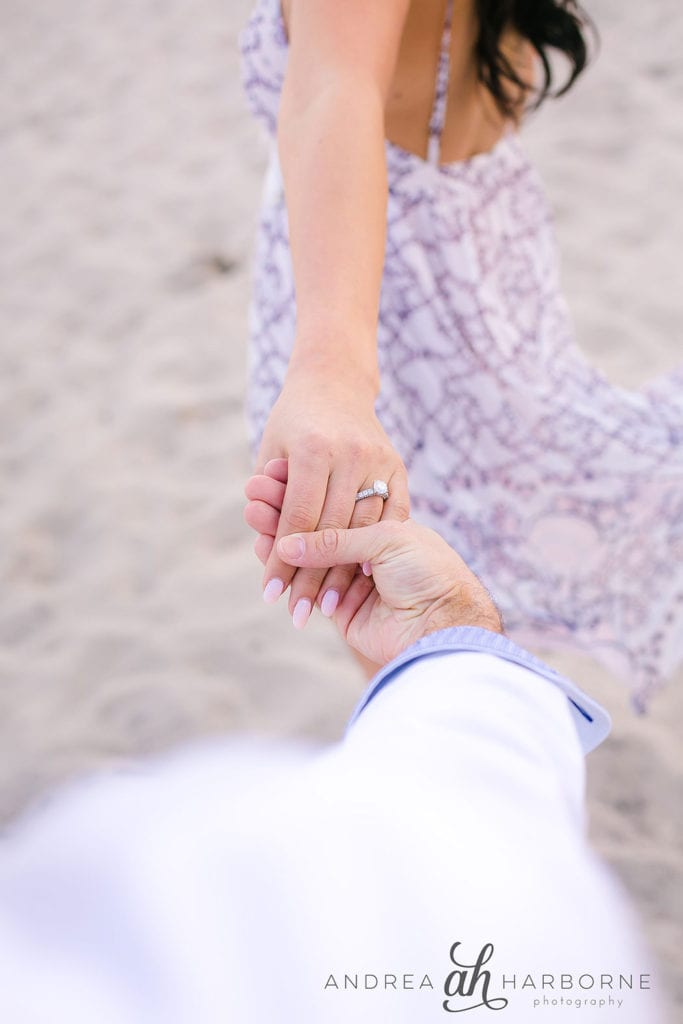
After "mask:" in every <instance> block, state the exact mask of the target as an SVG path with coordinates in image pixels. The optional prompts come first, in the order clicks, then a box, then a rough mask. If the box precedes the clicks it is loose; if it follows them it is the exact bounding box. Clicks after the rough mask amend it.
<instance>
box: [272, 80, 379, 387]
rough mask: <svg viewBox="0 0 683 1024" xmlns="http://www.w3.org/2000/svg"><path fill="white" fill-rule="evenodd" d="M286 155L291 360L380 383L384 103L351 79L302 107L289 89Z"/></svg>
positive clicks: (283, 116)
mask: <svg viewBox="0 0 683 1024" xmlns="http://www.w3.org/2000/svg"><path fill="white" fill-rule="evenodd" d="M278 147H279V154H280V163H281V167H282V173H283V179H284V184H285V195H286V200H287V211H288V219H289V233H290V245H291V251H292V260H293V266H294V281H295V287H296V304H297V336H296V343H295V348H294V353H293V361H294V362H300V361H302V360H306V361H307V362H309V361H311V360H313V361H323V362H327V363H329V364H330V366H331V367H334V366H335V365H337V364H338V363H343V364H345V365H348V366H349V368H353V369H354V370H356V371H357V372H359V373H360V374H362V375H363V376H365V377H368V378H370V379H372V380H374V381H377V377H378V370H377V343H376V332H377V318H378V309H379V292H380V286H381V280H382V269H383V263H384V248H385V240H386V205H387V172H386V157H385V151H384V111H383V105H382V98H381V95H380V94H379V92H377V90H374V89H372V88H368V85H367V83H364V82H359V81H354V80H353V79H352V78H351V77H350V76H344V77H337V78H335V79H334V81H333V82H331V83H329V84H328V85H326V86H325V87H324V88H323V89H322V90H321V92H320V93H319V94H318V95H317V96H316V97H314V98H311V99H309V100H308V101H307V102H306V103H305V104H304V105H301V104H299V105H298V106H296V107H295V104H294V100H293V99H290V98H289V96H288V95H287V92H286V89H285V92H284V93H283V100H282V108H281V112H280V120H279V126H278ZM377 382H378V381H377Z"/></svg>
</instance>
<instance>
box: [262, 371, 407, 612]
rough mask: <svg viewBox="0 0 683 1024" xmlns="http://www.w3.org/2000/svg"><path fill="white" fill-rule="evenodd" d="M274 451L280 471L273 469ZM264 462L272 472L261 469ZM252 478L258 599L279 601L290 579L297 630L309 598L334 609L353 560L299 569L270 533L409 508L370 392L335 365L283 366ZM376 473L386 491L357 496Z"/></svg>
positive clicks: (397, 516)
mask: <svg viewBox="0 0 683 1024" xmlns="http://www.w3.org/2000/svg"><path fill="white" fill-rule="evenodd" d="M278 459H279V460H280V469H279V472H278V471H275V470H273V460H278ZM282 460H285V461H284V462H283V461H282ZM268 463H271V466H270V471H269V474H268V475H267V476H264V470H265V467H266V465H267V464H268ZM283 467H286V468H283ZM255 479H256V481H257V482H256V483H254V482H253V480H254V478H252V481H250V482H249V484H248V485H247V489H246V495H247V498H254V497H256V496H260V497H262V498H263V499H264V501H265V503H266V504H265V505H262V506H261V507H260V508H259V509H258V510H256V511H255V513H254V514H255V516H256V517H257V521H256V522H254V523H252V524H251V525H252V526H253V527H254V529H256V530H257V532H258V533H259V534H260V535H261V538H260V539H259V541H258V542H257V544H258V546H257V554H258V555H259V557H260V558H261V561H263V562H264V563H265V571H264V576H263V586H264V599H265V600H266V601H267V602H273V601H277V600H278V598H279V597H280V596H281V594H283V593H284V591H285V590H286V589H287V587H289V590H290V594H289V611H290V614H291V615H292V619H293V622H294V625H295V626H296V627H297V628H299V629H301V628H303V626H305V624H306V622H307V621H308V618H309V616H310V614H311V610H312V608H313V606H314V605H315V604H316V603H318V604H319V605H320V608H321V610H322V612H323V614H325V615H327V616H328V617H329V616H332V615H333V614H334V612H335V609H336V608H337V606H338V605H339V603H340V601H342V600H343V598H344V595H345V594H346V592H347V590H348V588H349V586H350V585H351V582H352V580H353V578H354V576H355V574H356V567H355V566H352V565H346V566H344V565H338V566H334V567H333V568H331V569H325V568H303V567H302V568H298V569H297V568H296V567H295V566H292V565H291V564H289V563H287V562H286V561H284V560H283V559H282V557H281V556H280V554H279V553H278V549H277V546H276V545H275V543H274V541H276V540H279V538H280V537H283V536H286V535H288V534H291V533H300V532H307V531H312V530H322V529H325V528H326V527H335V528H341V529H346V528H351V529H354V528H357V527H362V526H368V525H370V524H372V523H376V522H378V521H379V520H380V519H382V520H396V521H399V522H400V521H402V520H405V519H407V518H408V516H409V514H410V501H409V497H408V485H407V477H406V471H405V467H404V465H403V462H402V460H401V457H400V456H399V455H398V453H397V452H396V451H395V450H394V448H393V447H392V445H391V443H390V441H389V439H388V437H387V435H386V433H385V432H384V430H383V428H382V426H381V424H380V422H379V420H378V419H377V416H376V415H375V411H374V393H373V392H372V390H371V389H370V388H369V387H367V386H365V385H364V384H363V382H362V381H360V380H355V381H353V380H349V379H344V378H343V376H342V374H341V372H340V371H338V372H336V373H335V374H330V373H329V372H327V373H319V374H316V372H315V371H314V370H311V368H310V367H309V368H307V370H306V372H305V373H303V372H297V371H296V370H293V369H291V368H290V371H289V372H288V374H287V379H286V381H285V385H284V387H283V389H282V392H281V394H280V397H279V398H278V400H277V402H276V403H275V405H274V406H273V409H272V412H271V414H270V417H269V419H268V423H267V424H266V429H265V431H264V435H263V440H262V443H261V448H260V451H259V455H258V458H257V470H256V478H255ZM378 479H379V480H384V481H386V483H387V484H388V487H389V498H388V499H387V500H386V501H383V499H382V498H381V497H374V496H373V497H369V498H363V499H362V500H360V501H358V502H356V500H355V499H356V494H357V493H358V491H360V490H363V489H364V488H366V487H372V483H373V481H374V480H378ZM285 484H286V488H285ZM267 505H269V507H270V509H271V512H270V513H269V512H268V511H267V508H266V506H267ZM275 508H277V509H278V513H277V521H276V519H275V518H274V515H275V513H274V512H273V511H272V510H273V509H275ZM280 510H281V511H280ZM258 517H260V518H258Z"/></svg>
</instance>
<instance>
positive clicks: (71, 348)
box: [0, 0, 683, 1012]
mask: <svg viewBox="0 0 683 1024" xmlns="http://www.w3.org/2000/svg"><path fill="white" fill-rule="evenodd" d="M249 6H250V5H249V3H248V2H247V0H231V3H230V4H227V3H219V2H218V0H194V2H193V3H192V4H188V3H186V2H183V0H164V2H163V3H160V2H152V0H149V2H147V3H140V2H139V0H88V2H87V3H86V2H85V0H70V2H65V0H32V2H31V4H24V3H21V2H19V0H0V12H1V15H2V23H3V33H2V47H3V55H2V68H3V79H4V81H3V89H2V93H0V126H1V129H2V141H3V153H4V156H3V160H2V166H1V170H0V174H1V175H2V194H3V196H4V216H3V218H2V224H1V226H0V232H1V237H0V242H1V244H0V252H1V254H2V256H1V258H2V262H3V275H2V280H3V284H2V299H3V301H2V311H1V313H0V317H1V327H2V335H1V336H2V343H1V345H0V359H1V361H2V380H3V395H2V397H3V400H2V403H0V487H1V492H0V493H1V494H2V498H1V500H0V566H1V568H0V577H1V581H2V586H1V589H0V645H1V647H0V680H1V685H0V702H1V714H0V750H1V751H2V755H1V756H2V772H1V773H0V816H1V817H2V819H3V820H8V819H9V818H11V817H12V816H14V815H15V814H16V813H17V812H19V811H20V810H21V809H22V808H23V807H25V806H26V805H27V804H28V803H29V802H32V801H36V800H39V799H41V798H42V797H44V796H45V794H46V793H48V792H49V791H50V789H51V788H52V787H54V786H55V784H58V783H60V782H63V781H64V780H66V779H68V778H71V777H73V776H75V775H77V774H79V773H81V772H83V771H85V770H88V769H91V768H93V767H95V766H103V765H108V764H118V763H120V762H126V761H127V760H129V759H130V758H131V757H135V756H137V755H141V754H146V753H148V752H152V751H159V750H165V749H169V748H172V747H175V746H177V745H178V744H181V743H184V742H187V741H188V740H190V739H194V738H196V737H199V736H204V735H208V734H217V733H229V732H234V731H236V730H243V729H246V728H248V729H252V728H255V729H260V730H266V731H268V732H270V733H274V734H275V733H277V734H283V733H284V734H288V735H314V736H319V737H323V738H329V739H332V738H335V737H337V736H339V735H340V732H341V730H342V728H343V726H344V723H345V717H346V715H347V714H348V712H349V710H350V708H351V706H352V704H353V702H354V700H355V698H356V696H357V695H358V693H359V692H360V690H361V688H362V681H361V679H360V677H359V675H358V672H357V670H356V669H355V668H354V666H353V665H352V664H351V663H350V662H349V659H348V657H347V654H346V651H345V650H344V647H343V645H342V644H341V643H340V642H339V641H338V640H337V638H336V637H335V635H334V634H333V631H332V629H331V627H330V626H329V624H328V623H326V622H321V621H320V620H319V619H317V620H316V621H313V622H312V623H311V624H310V626H309V627H308V628H307V631H306V634H305V635H303V636H301V635H299V634H297V633H295V632H294V630H293V629H292V627H291V624H290V622H289V620H288V618H287V616H286V612H285V609H284V608H280V607H278V608H276V609H268V608H266V607H264V606H263V604H262V603H261V601H260V571H259V567H258V566H257V563H256V561H255V558H254V556H253V554H252V551H251V543H252V540H251V537H250V536H249V533H248V531H247V528H246V527H245V526H244V525H243V522H242V505H243V499H242V488H243V484H244V481H245V478H246V476H247V474H248V471H249V461H248V455H247V447H246V434H245V428H244V423H243V412H242V395H243V387H244V378H245V359H246V352H245V341H246V307H247V299H248V290H249V259H250V246H251V238H252V234H253V227H254V220H255V217H256V212H257V206H258V196H259V189H260V177H261V173H262V170H263V166H264V160H265V144H264V140H263V137H262V135H261V133H260V130H259V129H258V127H257V126H256V125H254V124H253V122H252V121H251V119H250V117H249V115H248V113H247V110H246V107H245V103H244V100H243V97H242V94H241V89H240V83H239V73H238V60H237V54H236V37H237V33H238V31H239V28H240V27H241V26H242V24H243V23H244V20H245V18H246V15H247V13H248V10H249ZM591 10H592V12H593V14H594V17H595V19H596V21H597V22H598V25H599V26H600V29H601V34H602V40H603V45H602V53H601V55H600V57H599V59H598V61H597V63H596V64H595V66H594V67H593V69H592V70H591V71H590V72H588V73H587V74H586V76H585V78H584V79H583V80H582V82H581V83H580V84H579V85H578V86H577V88H576V90H575V91H574V92H573V93H572V94H570V95H569V96H568V97H567V98H566V99H564V100H562V101H560V102H558V103H555V104H551V105H548V106H547V107H546V108H545V110H543V111H542V112H541V113H540V114H539V115H538V116H537V117H535V118H534V119H533V121H532V122H531V123H530V124H529V125H528V126H527V129H526V131H525V138H526V141H527V145H528V147H529V149H530V150H531V152H532V154H533V155H534V157H535V159H536V161H537V163H538V165H539V166H540V168H541V170H542V172H543V174H544V177H545V180H546V184H547V188H548V192H549V194H550V197H551V201H552V204H553V207H554V210H555V213H556V217H557V227H558V232H559V236H560V241H561V246H562V252H563V265H562V266H563V281H564V286H565V289H566V293H567V297H568V300H569V302H570V305H571V307H572V310H573V312H574V315H575V320H576V327H577V335H578V338H579V340H580V343H581V345H582V346H583V347H584V349H585V350H586V351H587V352H588V353H589V355H590V357H591V358H592V359H593V360H594V361H595V362H597V363H598V364H599V365H600V366H601V367H602V368H603V369H604V370H605V371H606V372H607V373H608V374H609V375H610V376H611V377H612V378H613V379H614V380H615V381H617V382H620V383H623V384H627V385H636V384H638V383H639V382H640V381H643V380H645V379H646V378H647V377H649V376H651V375H653V374H655V373H657V372H661V371H664V370H666V369H668V368H670V367H673V366H674V365H675V364H676V363H679V362H680V361H681V356H682V353H683V292H682V291H681V289H680V288H679V287H678V284H679V279H680V261H681V249H680V245H681V242H680V240H681V237H683V205H682V204H681V203H680V201H679V193H680V184H679V183H680V181H681V180H682V179H683V119H681V116H680V111H681V109H682V107H683V65H682V64H681V61H680V53H681V51H682V50H683V18H682V17H681V14H680V7H679V4H678V2H677V0H653V2H652V3H650V4H640V3H636V2H635V0H595V3H593V4H592V5H591ZM551 660H553V661H554V662H555V663H556V664H558V665H560V666H561V667H562V668H563V669H564V670H565V671H567V672H570V673H572V674H573V675H574V676H575V677H576V678H577V680H578V681H579V682H580V683H582V685H583V686H584V687H585V688H587V689H589V690H590V691H592V692H594V693H595V694H596V695H597V696H598V697H599V698H601V699H602V700H603V701H604V702H605V703H606V704H607V705H608V707H609V708H610V710H611V711H612V713H613V715H614V719H615V726H614V733H613V736H612V738H611V739H610V740H609V742H608V743H606V744H605V745H604V747H603V748H602V749H601V750H599V751H598V752H596V753H595V754H594V755H592V756H591V757H590V759H589V793H590V814H591V831H592V836H593V838H594V842H595V843H596V845H597V847H598V849H599V850H600V851H602V853H603V854H604V855H605V856H606V857H607V858H608V860H609V861H610V862H611V863H612V864H613V865H614V867H615V868H616V870H617V872H618V873H619V875H620V876H621V878H622V879H623V881H624V883H625V885H626V888H627V890H628V891H629V893H630V894H631V896H632V897H633V899H634V900H635V902H636V904H637V907H638V909H639V912H640V914H641V916H642V921H643V928H644V930H645V933H646V934H647V936H648V937H649V940H650V942H651V944H652V946H653V948H654V950H655V952H656V954H657V956H658V957H659V959H660V962H661V964H662V969H663V976H664V977H665V979H666V984H667V986H668V989H669V992H670V998H671V999H672V1001H674V1002H676V1005H678V1007H679V1012H680V1007H682V1006H683V962H682V956H681V950H682V949H683V913H682V912H681V893H682V892H683V885H682V881H683V857H682V848H683V837H682V835H681V827H682V824H683V822H682V821H681V815H680V794H681V777H682V775H683V767H682V764H681V753H680V751H681V744H680V729H681V725H682V724H683V707H682V687H681V684H682V683H683V673H679V675H678V678H677V679H676V680H674V681H673V682H672V684H671V686H670V687H669V688H668V690H666V692H664V693H663V694H662V695H661V696H660V697H659V698H658V700H657V701H656V703H655V704H654V706H653V707H652V710H651V713H650V714H649V716H648V717H647V718H645V719H637V718H635V717H634V716H633V715H632V713H631V711H630V710H629V707H628V702H627V698H626V693H625V689H624V687H623V685H622V684H620V683H618V682H616V681H615V680H613V679H611V678H609V677H608V676H607V675H606V674H605V673H604V672H603V671H602V670H600V669H598V668H596V667H595V666H593V665H590V664H587V663H583V662H581V661H579V660H578V659H576V658H571V657H563V658H561V659H560V658H553V659H551ZM676 684H678V685H676Z"/></svg>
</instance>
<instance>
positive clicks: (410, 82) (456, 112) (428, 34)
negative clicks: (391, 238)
mask: <svg viewBox="0 0 683 1024" xmlns="http://www.w3.org/2000/svg"><path fill="white" fill-rule="evenodd" d="M295 4H296V0H281V9H282V20H283V25H284V29H285V32H287V33H289V26H290V24H291V18H292V11H293V7H294V5H295ZM445 27H447V28H449V32H448V39H447V40H446V43H447V46H448V56H449V61H448V65H449V66H448V103H447V107H446V111H445V119H444V125H443V134H442V136H441V161H442V162H443V163H451V162H455V161H458V160H463V159H467V158H469V157H471V156H474V155H476V154H478V153H483V152H485V151H487V150H489V149H491V148H492V147H493V146H494V145H495V144H496V142H498V140H499V139H500V138H501V136H502V135H503V133H504V131H505V128H506V118H505V116H504V114H503V113H502V112H501V111H500V109H499V108H498V106H497V104H496V102H495V100H494V99H493V97H492V95H491V93H490V92H489V90H488V89H487V88H486V87H485V86H484V85H483V83H482V82H481V81H480V79H479V74H478V65H477V59H476V52H475V47H476V42H477V36H478V33H479V25H478V20H477V16H476V11H475V4H474V0H450V2H449V0H412V2H411V4H410V6H409V9H408V14H407V17H406V21H405V25H404V28H403V33H402V36H401V44H400V48H399V52H398V58H397V61H396V65H395V70H394V76H393V81H392V84H391V89H390V92H389V97H388V100H387V104H386V112H385V134H386V137H387V138H388V139H389V140H390V141H391V142H392V143H394V144H395V145H396V146H399V147H400V148H401V149H405V150H407V151H409V152H411V153H415V154H416V155H417V156H421V157H423V158H425V159H426V157H427V151H428V136H429V119H430V114H431V111H432V104H433V99H434V89H435V84H436V80H437V75H438V66H439V53H440V49H441V46H442V43H443V38H444V28H445ZM359 31H362V26H359ZM501 50H502V52H503V53H504V54H505V56H506V57H507V58H508V59H509V61H510V63H511V64H512V66H513V68H514V70H515V71H516V73H517V74H518V75H519V76H520V77H521V78H522V79H523V80H524V81H527V82H529V83H530V84H532V82H533V72H534V51H533V47H532V46H531V44H530V43H529V42H528V41H527V40H525V39H523V38H522V37H521V36H520V35H519V34H518V33H517V32H515V30H514V29H512V28H510V29H508V30H506V31H505V32H504V34H503V35H502V37H501ZM509 95H510V98H511V99H515V98H517V99H521V97H520V96H519V91H517V95H516V94H515V92H514V91H513V89H512V87H510V89H509ZM519 110H520V113H521V103H520V104H519Z"/></svg>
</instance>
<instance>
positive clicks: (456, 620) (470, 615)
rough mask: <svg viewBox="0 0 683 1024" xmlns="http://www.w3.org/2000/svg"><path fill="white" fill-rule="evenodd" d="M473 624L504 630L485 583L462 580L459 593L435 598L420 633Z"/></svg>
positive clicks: (495, 630) (493, 630) (483, 627)
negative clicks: (473, 583) (464, 582)
mask: <svg viewBox="0 0 683 1024" xmlns="http://www.w3.org/2000/svg"><path fill="white" fill-rule="evenodd" d="M458 626H473V627H476V628H479V629H487V630H489V631H490V632H492V633H501V634H504V633H505V629H504V626H503V620H502V617H501V614H500V612H499V611H498V609H497V607H496V606H495V604H494V603H493V600H492V599H491V597H490V596H489V594H488V592H487V591H486V590H485V589H484V587H483V586H482V585H481V584H480V583H479V582H478V581H477V585H476V586H475V585H473V586H469V585H467V584H463V585H462V586H461V587H460V589H459V591H458V593H457V594H455V595H449V596H448V597H446V598H444V599H443V600H442V601H438V602H435V603H434V605H433V606H432V607H431V608H430V610H429V613H428V617H427V621H426V625H425V628H424V631H423V632H422V633H421V636H422V637H425V636H429V635H430V634H431V633H436V632H438V631H439V630H441V629H452V628H454V627H458Z"/></svg>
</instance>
